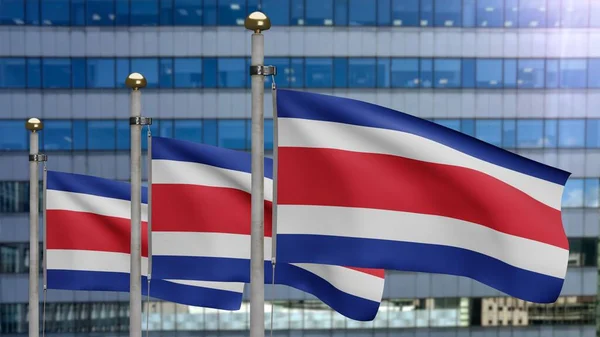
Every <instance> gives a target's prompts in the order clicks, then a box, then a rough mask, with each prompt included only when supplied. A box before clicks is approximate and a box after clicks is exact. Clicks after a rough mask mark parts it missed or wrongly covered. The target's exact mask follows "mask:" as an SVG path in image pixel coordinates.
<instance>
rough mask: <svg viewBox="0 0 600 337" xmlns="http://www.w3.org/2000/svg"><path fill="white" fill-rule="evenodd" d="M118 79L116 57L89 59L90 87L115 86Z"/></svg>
mask: <svg viewBox="0 0 600 337" xmlns="http://www.w3.org/2000/svg"><path fill="white" fill-rule="evenodd" d="M116 81H117V79H116V78H115V60H114V59H108V58H104V59H94V58H90V59H87V87H88V88H113V87H114V85H115V83H116ZM124 81H125V78H124V79H123V82H124Z"/></svg>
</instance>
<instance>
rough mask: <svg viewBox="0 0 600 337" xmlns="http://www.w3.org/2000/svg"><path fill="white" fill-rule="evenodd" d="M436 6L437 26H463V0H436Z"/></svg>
mask: <svg viewBox="0 0 600 337" xmlns="http://www.w3.org/2000/svg"><path fill="white" fill-rule="evenodd" d="M434 8H435V25H436V26H437V27H453V26H461V23H462V21H461V19H462V0H435V6H434Z"/></svg>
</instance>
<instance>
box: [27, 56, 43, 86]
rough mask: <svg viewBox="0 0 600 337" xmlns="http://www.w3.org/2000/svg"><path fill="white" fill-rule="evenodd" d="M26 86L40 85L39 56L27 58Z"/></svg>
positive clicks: (40, 69)
mask: <svg viewBox="0 0 600 337" xmlns="http://www.w3.org/2000/svg"><path fill="white" fill-rule="evenodd" d="M27 87H28V88H41V87H42V66H41V61H40V59H39V58H28V59H27Z"/></svg>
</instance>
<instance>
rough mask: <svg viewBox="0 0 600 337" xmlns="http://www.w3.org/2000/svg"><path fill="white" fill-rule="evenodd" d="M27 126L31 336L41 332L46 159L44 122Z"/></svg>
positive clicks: (31, 121) (34, 121) (27, 124)
mask: <svg viewBox="0 0 600 337" xmlns="http://www.w3.org/2000/svg"><path fill="white" fill-rule="evenodd" d="M25 128H26V129H27V130H29V131H31V134H30V135H29V337H38V336H39V334H40V289H39V283H40V252H39V248H40V239H39V230H40V206H39V200H40V189H39V165H38V162H42V161H46V156H45V155H43V154H40V153H38V152H39V131H42V129H43V128H44V124H43V123H42V121H41V120H39V119H38V118H29V119H28V120H27V122H26V123H25Z"/></svg>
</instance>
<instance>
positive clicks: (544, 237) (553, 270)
mask: <svg viewBox="0 0 600 337" xmlns="http://www.w3.org/2000/svg"><path fill="white" fill-rule="evenodd" d="M277 111H278V116H279V119H278V121H279V130H278V135H279V167H278V168H279V185H278V187H279V189H278V192H279V194H278V198H279V200H278V202H279V207H278V236H277V237H278V249H277V256H278V259H279V260H280V261H284V262H288V263H325V264H337V265H346V266H357V267H368V268H385V269H393V270H405V271H416V272H430V273H441V274H451V275H459V276H466V277H470V278H472V279H475V280H477V281H479V282H482V283H484V284H486V285H488V286H491V287H494V288H496V289H498V290H500V291H503V292H505V293H506V294H508V295H511V296H515V297H519V298H521V299H524V300H527V301H532V302H542V303H548V302H554V301H555V300H556V299H557V297H558V296H559V294H560V292H561V289H562V285H563V282H564V278H565V274H566V271H567V262H568V257H569V244H568V241H567V237H566V235H565V231H564V229H563V225H562V219H561V198H562V192H563V188H564V185H565V183H566V181H567V178H568V177H569V174H570V173H568V172H565V171H562V170H559V169H556V168H554V167H550V166H547V165H544V164H541V163H538V162H535V161H533V160H529V159H527V158H524V157H521V156H519V155H516V154H513V153H511V152H509V151H505V150H503V149H500V148H498V147H495V146H493V145H490V144H487V143H485V142H483V141H480V140H478V139H476V138H473V137H470V136H467V135H464V134H461V133H459V132H456V131H454V130H451V129H449V128H445V127H443V126H441V125H437V124H435V123H433V122H429V121H426V120H423V119H420V118H417V117H414V116H410V115H408V114H405V113H402V112H399V111H394V110H391V109H387V108H384V107H381V106H377V105H373V104H369V103H365V102H360V101H356V100H352V99H346V98H339V97H334V96H328V95H321V94H314V93H308V92H297V91H290V90H279V92H278V100H277Z"/></svg>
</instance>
